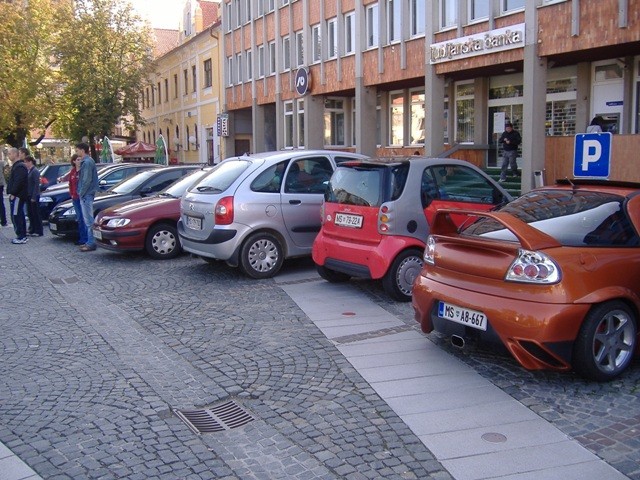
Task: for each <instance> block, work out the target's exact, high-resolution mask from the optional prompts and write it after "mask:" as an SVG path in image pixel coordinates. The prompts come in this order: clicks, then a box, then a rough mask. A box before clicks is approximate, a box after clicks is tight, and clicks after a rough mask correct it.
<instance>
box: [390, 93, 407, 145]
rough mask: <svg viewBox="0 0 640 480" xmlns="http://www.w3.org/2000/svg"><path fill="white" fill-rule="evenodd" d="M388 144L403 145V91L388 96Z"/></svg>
mask: <svg viewBox="0 0 640 480" xmlns="http://www.w3.org/2000/svg"><path fill="white" fill-rule="evenodd" d="M389 145H395V146H402V145H404V93H403V92H397V93H391V95H390V97H389Z"/></svg>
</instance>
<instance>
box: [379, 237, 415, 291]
mask: <svg viewBox="0 0 640 480" xmlns="http://www.w3.org/2000/svg"><path fill="white" fill-rule="evenodd" d="M422 265H423V261H422V252H421V251H420V250H415V249H411V250H405V251H404V252H401V253H400V254H399V255H398V256H397V257H396V258H395V260H394V261H393V263H392V264H391V267H389V271H388V272H387V273H386V275H385V276H384V277H383V278H382V286H383V287H384V290H385V292H387V295H389V296H390V297H391V298H393V299H394V300H398V301H400V302H409V301H411V291H412V290H413V281H414V280H415V279H416V277H417V276H418V275H419V274H420V270H422Z"/></svg>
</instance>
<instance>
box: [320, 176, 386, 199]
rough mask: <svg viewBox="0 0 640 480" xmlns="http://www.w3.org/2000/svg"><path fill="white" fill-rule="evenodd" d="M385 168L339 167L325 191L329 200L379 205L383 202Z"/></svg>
mask: <svg viewBox="0 0 640 480" xmlns="http://www.w3.org/2000/svg"><path fill="white" fill-rule="evenodd" d="M385 170H386V169H385V168H359V167H338V168H337V169H336V171H335V172H334V174H333V176H332V177H331V180H330V182H329V188H328V189H327V191H326V193H325V200H327V201H328V202H334V203H342V204H346V205H363V206H367V207H374V206H378V205H380V204H381V203H382V201H383V200H382V198H383V196H382V185H383V178H384V177H385V175H384V173H385Z"/></svg>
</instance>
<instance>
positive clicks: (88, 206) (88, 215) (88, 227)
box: [76, 194, 96, 247]
mask: <svg viewBox="0 0 640 480" xmlns="http://www.w3.org/2000/svg"><path fill="white" fill-rule="evenodd" d="M80 207H81V209H82V219H83V220H84V226H85V228H84V231H85V232H87V243H86V244H85V245H88V246H90V247H95V246H96V241H95V239H94V238H93V194H90V195H85V196H84V197H80ZM77 216H78V214H77V213H76V217H77Z"/></svg>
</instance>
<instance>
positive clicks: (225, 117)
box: [216, 113, 229, 137]
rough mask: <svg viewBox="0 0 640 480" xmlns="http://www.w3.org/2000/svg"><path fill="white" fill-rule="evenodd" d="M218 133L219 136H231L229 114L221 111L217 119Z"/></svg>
mask: <svg viewBox="0 0 640 480" xmlns="http://www.w3.org/2000/svg"><path fill="white" fill-rule="evenodd" d="M216 127H217V129H216V130H217V133H218V136H219V137H228V136H229V114H227V113H221V114H220V115H218V119H217V121H216Z"/></svg>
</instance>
